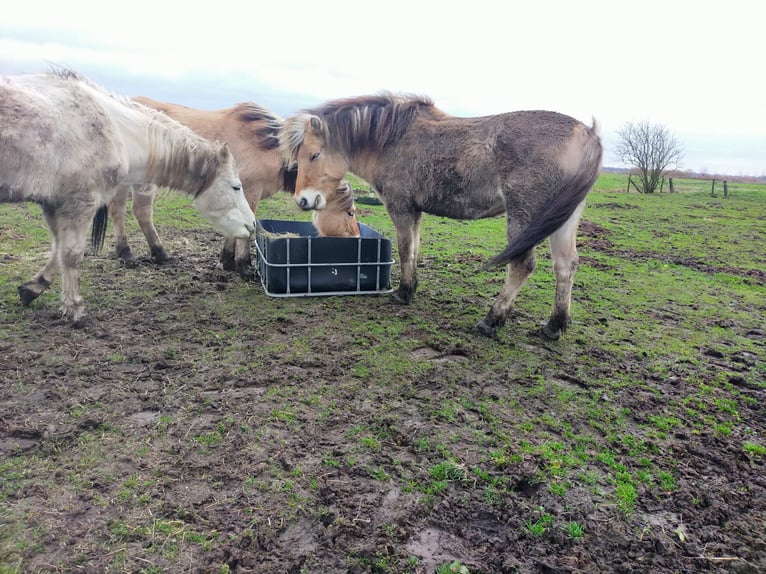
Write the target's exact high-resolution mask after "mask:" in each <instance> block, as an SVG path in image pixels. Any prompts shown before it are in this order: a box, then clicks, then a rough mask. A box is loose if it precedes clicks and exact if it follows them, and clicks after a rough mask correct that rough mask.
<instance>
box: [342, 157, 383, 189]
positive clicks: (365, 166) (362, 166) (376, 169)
mask: <svg viewBox="0 0 766 574" xmlns="http://www.w3.org/2000/svg"><path fill="white" fill-rule="evenodd" d="M381 156H382V153H381V152H378V153H377V154H372V153H369V152H367V153H351V154H350V155H348V156H347V157H348V170H347V171H350V172H351V173H353V174H354V175H356V176H358V177H361V178H362V179H363V180H365V181H366V182H367V183H370V184H372V183H373V182H375V181H377V179H378V174H379V173H380V171H381V168H380V164H381V159H382V158H381Z"/></svg>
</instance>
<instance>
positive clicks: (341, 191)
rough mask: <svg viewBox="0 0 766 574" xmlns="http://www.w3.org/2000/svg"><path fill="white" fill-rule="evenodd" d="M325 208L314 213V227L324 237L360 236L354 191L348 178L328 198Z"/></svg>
mask: <svg viewBox="0 0 766 574" xmlns="http://www.w3.org/2000/svg"><path fill="white" fill-rule="evenodd" d="M326 201H327V205H326V206H325V208H324V209H315V210H314V212H313V215H312V218H311V219H312V221H313V223H314V227H316V228H317V231H319V235H321V236H323V237H359V235H360V233H361V232H360V230H359V222H358V221H357V219H356V204H355V203H354V193H353V191H352V190H351V186H350V185H349V183H348V182H347V181H346V180H342V181H341V182H340V184H339V185H338V187H337V188H336V189H335V191H334V192H333V193H332V194H331V195H330V196H329V197H327V198H326Z"/></svg>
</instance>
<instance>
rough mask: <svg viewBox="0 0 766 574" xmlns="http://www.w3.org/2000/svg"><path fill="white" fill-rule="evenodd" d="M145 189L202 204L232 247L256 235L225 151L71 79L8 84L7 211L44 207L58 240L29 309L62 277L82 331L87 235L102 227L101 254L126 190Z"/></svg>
mask: <svg viewBox="0 0 766 574" xmlns="http://www.w3.org/2000/svg"><path fill="white" fill-rule="evenodd" d="M144 182H149V183H152V184H155V185H160V186H163V187H168V188H170V189H174V190H178V191H181V192H183V193H186V194H188V195H190V196H192V197H194V204H195V206H196V207H197V209H198V210H199V211H200V213H201V214H202V216H203V217H204V218H205V219H206V220H208V221H209V222H210V223H211V224H212V225H213V226H214V227H215V228H216V229H217V230H218V231H219V232H220V233H222V234H223V235H224V236H225V237H227V238H230V239H232V240H234V239H244V240H248V238H249V237H250V236H251V234H252V233H253V231H254V230H255V226H256V222H255V215H254V214H253V211H252V210H251V209H250V206H249V205H248V203H247V200H246V199H245V195H244V193H243V191H242V182H241V181H240V179H239V176H238V174H237V170H236V164H235V161H234V158H233V156H232V154H231V153H230V151H229V148H228V147H227V146H226V145H224V144H219V143H211V142H209V141H207V140H206V139H204V138H202V137H200V136H198V135H196V134H195V133H194V132H192V131H191V130H190V129H189V128H187V127H185V126H183V125H181V124H180V123H178V122H176V121H174V120H172V119H170V118H169V117H168V116H166V115H165V114H161V113H159V112H157V111H156V110H153V109H151V108H148V107H146V106H143V105H141V104H139V103H136V102H133V101H131V100H129V99H127V98H123V97H120V96H117V95H115V94H111V93H109V92H107V91H106V90H104V89H103V88H102V87H100V86H98V85H96V84H95V83H93V82H91V81H89V80H87V79H86V78H83V77H82V76H80V75H78V74H76V73H75V72H72V71H69V70H64V69H55V70H52V71H51V72H49V73H45V74H26V75H19V76H6V77H2V78H0V202H21V201H32V202H35V203H38V204H40V205H41V207H42V212H43V215H44V216H45V221H46V223H47V224H48V227H49V228H50V231H51V235H52V246H51V254H50V257H49V259H48V261H47V263H46V265H45V266H44V267H43V268H42V269H41V270H40V271H39V272H38V273H37V274H36V275H35V276H34V277H33V278H32V279H31V280H29V281H27V282H26V283H24V284H23V285H21V286H20V287H19V296H20V298H21V300H22V303H24V305H29V304H30V303H31V302H32V301H33V300H35V299H36V298H37V297H39V296H40V295H41V294H42V293H43V292H44V291H45V290H46V289H47V288H48V287H49V286H50V285H51V283H52V281H53V280H54V279H55V277H56V275H58V273H59V272H61V282H62V290H61V306H62V312H63V314H64V316H65V317H66V318H67V319H68V320H70V321H72V322H73V323H79V322H80V321H81V320H82V319H83V318H84V316H85V305H84V303H83V299H82V296H81V294H80V268H81V265H82V261H83V257H84V254H85V244H86V238H87V233H88V228H89V227H90V225H91V222H94V221H95V222H97V223H98V224H97V225H94V230H97V231H98V233H97V234H96V236H94V246H95V247H98V246H100V245H101V243H102V242H103V233H104V231H105V215H106V205H107V204H108V203H109V202H110V201H111V200H112V198H113V197H114V196H115V193H116V191H117V187H118V186H119V185H121V184H126V185H131V184H142V183H144ZM97 215H98V216H97Z"/></svg>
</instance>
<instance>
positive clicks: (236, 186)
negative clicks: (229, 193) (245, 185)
mask: <svg viewBox="0 0 766 574" xmlns="http://www.w3.org/2000/svg"><path fill="white" fill-rule="evenodd" d="M231 188H232V189H233V190H234V191H242V186H241V185H232V186H231Z"/></svg>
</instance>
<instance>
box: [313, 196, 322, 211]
mask: <svg viewBox="0 0 766 574" xmlns="http://www.w3.org/2000/svg"><path fill="white" fill-rule="evenodd" d="M320 198H321V196H320V195H317V196H316V197H315V198H314V207H313V209H318V208H319V200H320Z"/></svg>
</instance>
